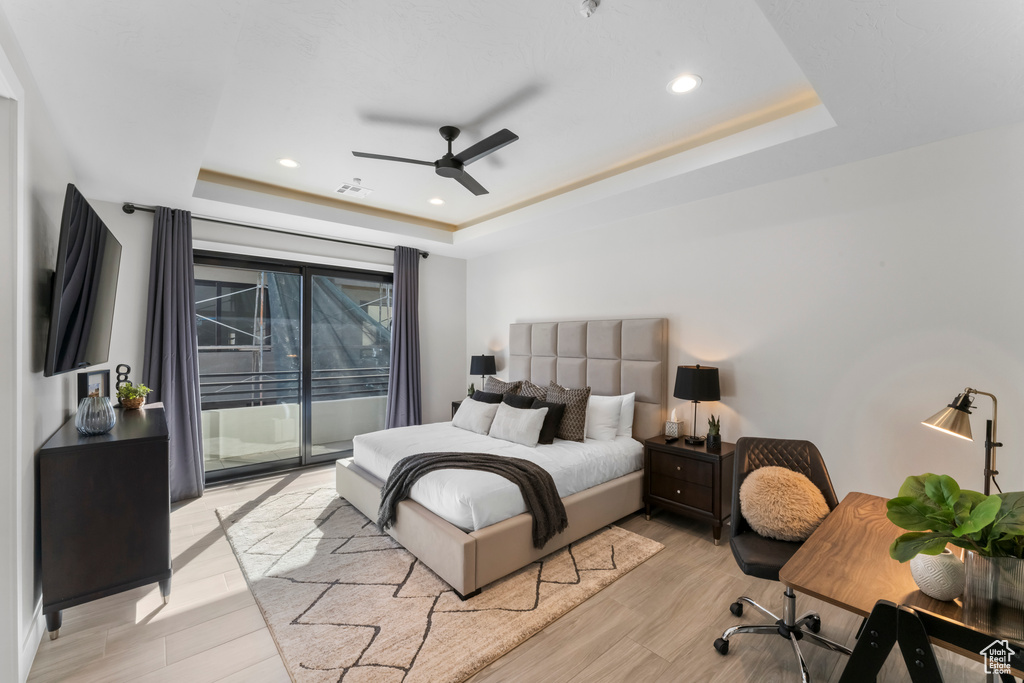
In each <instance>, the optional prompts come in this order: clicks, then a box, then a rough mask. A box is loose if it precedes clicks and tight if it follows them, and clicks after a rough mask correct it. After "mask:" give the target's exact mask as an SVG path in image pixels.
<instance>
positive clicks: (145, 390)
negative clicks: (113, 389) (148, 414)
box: [117, 382, 153, 410]
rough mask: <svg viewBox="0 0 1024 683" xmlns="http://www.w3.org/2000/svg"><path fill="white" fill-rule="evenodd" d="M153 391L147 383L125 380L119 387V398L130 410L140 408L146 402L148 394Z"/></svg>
mask: <svg viewBox="0 0 1024 683" xmlns="http://www.w3.org/2000/svg"><path fill="white" fill-rule="evenodd" d="M152 391H153V390H152V389H150V388H149V387H147V386H146V385H145V384H132V383H131V382H125V383H124V384H122V385H121V386H119V387H118V388H117V400H119V401H120V402H121V405H122V406H124V407H125V408H127V409H128V410H138V409H139V408H141V407H142V404H143V403H145V402H146V396H148V395H149V393H150V392H152Z"/></svg>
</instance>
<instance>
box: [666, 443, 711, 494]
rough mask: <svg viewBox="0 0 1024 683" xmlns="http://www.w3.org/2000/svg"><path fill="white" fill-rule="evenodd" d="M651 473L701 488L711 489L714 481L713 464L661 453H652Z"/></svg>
mask: <svg viewBox="0 0 1024 683" xmlns="http://www.w3.org/2000/svg"><path fill="white" fill-rule="evenodd" d="M651 471H652V472H653V473H654V474H655V475H658V476H661V477H671V478H672V479H681V480H682V481H688V482H690V483H692V484H699V485H700V486H708V487H710V486H711V485H712V483H713V481H714V480H713V477H714V466H713V465H712V464H711V463H709V462H703V461H700V460H694V459H692V458H687V457H684V456H681V455H672V454H671V453H663V452H661V451H651Z"/></svg>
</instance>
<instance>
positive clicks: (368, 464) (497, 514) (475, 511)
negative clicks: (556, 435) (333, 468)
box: [353, 422, 643, 531]
mask: <svg viewBox="0 0 1024 683" xmlns="http://www.w3.org/2000/svg"><path fill="white" fill-rule="evenodd" d="M439 451H449V452H463V453H493V454H495V455H504V456H509V457H514V458H522V459H523V460H529V461H530V462H533V463H536V464H537V465H540V466H541V467H543V468H544V469H545V470H547V471H548V473H549V474H550V475H551V478H552V479H553V480H554V482H555V487H556V488H557V489H558V495H559V496H560V497H562V498H565V497H566V496H571V495H572V494H574V493H579V492H580V491H584V490H586V489H589V488H591V487H592V486H597V485H598V484H602V483H604V482H606V481H611V480H612V479H617V478H619V477H622V476H625V475H627V474H629V473H630V472H635V471H637V470H639V469H642V468H643V446H642V445H641V444H640V442H639V441H636V440H635V439H633V438H631V437H628V436H617V437H615V439H614V440H612V441H594V440H593V439H587V440H586V441H584V442H583V443H577V442H575V441H563V440H561V439H555V442H554V443H553V444H549V445H545V446H537V447H536V448H529V447H528V446H523V445H520V444H515V443H512V442H510V441H502V440H500V439H493V438H491V437H489V436H486V435H482V434H475V433H473V432H469V431H466V430H465V429H459V428H457V427H452V425H451V423H450V422H439V423H435V424H429V425H421V426H417V427H400V428H398V429H389V430H385V431H379V432H370V433H369V434H360V435H359V436H357V437H355V439H354V441H353V459H354V461H355V464H356V465H358V466H359V467H361V468H363V469H364V470H366V471H367V472H369V473H371V474H373V475H374V476H375V477H377V478H378V479H380V480H382V481H386V480H387V478H388V474H390V473H391V469H392V468H393V467H394V466H395V464H396V463H397V462H398V461H399V460H401V459H402V458H404V457H406V456H409V455H414V454H416V453H433V452H439ZM409 497H410V498H412V499H413V500H414V501H416V502H417V503H419V504H420V505H422V506H423V507H425V508H427V509H428V510H430V511H431V512H433V513H434V514H435V515H437V516H438V517H441V518H442V519H445V520H447V521H448V522H450V523H451V524H454V525H455V526H457V527H459V528H460V529H462V530H463V531H476V530H477V529H482V528H484V527H486V526H490V525H491V524H496V523H498V522H501V521H503V520H506V519H509V518H510V517H515V516H516V515H519V514H522V513H524V512H526V505H525V503H523V497H522V494H520V492H519V487H517V486H516V485H515V484H513V483H512V482H510V481H509V480H507V479H505V478H504V477H501V476H499V475H497V474H492V473H490V472H478V471H474V470H438V471H435V472H429V473H427V474H426V475H424V476H423V477H421V478H420V479H419V481H417V482H416V483H415V484H413V487H412V490H411V491H410V495H409Z"/></svg>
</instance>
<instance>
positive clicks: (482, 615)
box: [217, 488, 664, 683]
mask: <svg viewBox="0 0 1024 683" xmlns="http://www.w3.org/2000/svg"><path fill="white" fill-rule="evenodd" d="M217 515H218V517H219V518H220V520H221V524H222V525H223V526H224V529H225V531H226V533H227V536H228V541H230V543H231V547H232V548H233V549H234V551H235V555H237V556H238V560H239V563H240V564H241V566H242V571H243V572H244V573H245V576H246V580H247V581H248V582H249V587H250V588H251V589H252V592H253V595H255V596H256V601H257V602H258V603H259V605H260V609H262V610H263V615H264V617H265V618H266V620H267V624H268V625H269V626H270V630H271V632H272V633H273V635H274V639H275V640H276V641H277V645H278V648H279V649H280V650H281V655H282V657H283V658H284V662H285V666H287V668H288V671H289V673H290V674H291V676H292V678H293V679H294V680H295V681H298V682H300V683H306V682H307V681H308V682H311V683H312V682H316V683H321V682H326V681H345V683H369V682H371V681H373V682H377V681H380V682H382V683H385V682H386V683H398V682H400V681H401V682H404V683H414V682H416V681H430V682H431V683H442V682H446V681H448V682H453V683H454V682H456V681H463V680H465V679H466V678H468V677H469V676H471V675H472V674H473V673H475V672H476V671H478V670H479V669H481V668H483V667H484V666H485V665H487V664H488V663H490V662H492V661H494V660H495V659H497V658H498V657H500V656H502V655H503V654H505V653H506V652H508V651H509V650H511V649H512V648H514V647H515V646H516V645H518V644H519V643H521V642H523V641H524V640H526V639H527V638H529V637H530V636H531V635H533V634H534V633H536V632H537V631H539V630H541V629H542V628H544V627H545V626H547V625H548V624H550V623H551V622H552V621H554V620H555V619H557V618H558V617H560V616H561V615H563V614H565V613H566V612H568V611H569V610H570V609H572V608H573V607H575V606H576V605H578V604H580V603H581V602H583V601H584V600H586V599H587V598H589V597H590V596H592V595H594V594H595V593H597V592H598V591H600V590H601V589H602V588H604V587H605V586H607V585H608V584H610V583H612V582H613V581H615V580H616V579H618V578H619V577H621V576H623V575H624V574H626V573H627V572H628V571H629V570H631V569H633V568H634V567H636V566H637V565H639V564H640V563H642V562H643V561H645V560H647V559H648V558H650V557H651V556H653V555H654V554H655V553H657V552H658V551H659V550H661V549H662V548H663V547H664V546H662V545H661V544H660V543H658V542H656V541H652V540H650V539H647V538H644V537H642V536H638V535H637V534H634V533H632V532H629V531H626V530H625V529H620V528H618V527H615V526H610V527H605V528H604V529H601V530H600V531H598V532H596V533H594V534H591V535H590V536H587V537H586V538H583V539H580V540H579V541H577V542H576V543H573V544H572V545H570V546H569V547H567V548H564V549H562V550H559V551H557V552H555V553H552V554H551V555H548V556H547V557H545V558H543V559H542V560H540V561H538V562H534V563H533V564H531V565H528V566H527V567H524V568H523V569H520V570H519V571H517V572H515V573H514V574H511V575H509V576H507V577H505V578H504V579H501V580H499V581H496V582H494V583H492V584H490V585H489V586H487V587H485V588H484V590H483V592H482V593H481V594H480V595H478V596H476V597H475V598H472V599H470V600H467V601H465V602H463V601H461V600H459V598H458V597H456V596H455V594H454V592H453V591H452V589H451V587H450V586H448V584H446V583H445V582H444V581H442V580H441V579H439V578H438V577H437V576H436V575H435V574H434V573H433V572H432V571H430V570H429V569H428V568H427V567H426V566H424V565H423V564H422V563H420V562H419V561H418V560H417V559H416V558H415V557H413V555H412V554H410V553H409V552H408V551H407V550H405V549H404V548H402V547H401V546H400V545H398V543H397V542H396V541H394V539H392V538H391V537H390V536H388V535H386V534H381V533H380V531H379V530H378V528H377V527H376V525H374V524H373V522H371V521H370V520H368V519H367V518H366V517H364V516H363V515H362V514H361V513H360V512H359V511H358V510H356V509H355V508H353V507H352V506H351V505H349V503H348V502H347V501H345V500H343V499H341V498H339V497H338V494H337V492H336V491H334V490H333V489H329V488H324V489H314V490H311V491H301V492H297V493H286V494H282V495H279V496H275V497H273V498H269V499H267V500H266V501H264V502H261V503H259V504H255V503H246V504H242V505H232V506H227V507H223V508H219V509H218V510H217Z"/></svg>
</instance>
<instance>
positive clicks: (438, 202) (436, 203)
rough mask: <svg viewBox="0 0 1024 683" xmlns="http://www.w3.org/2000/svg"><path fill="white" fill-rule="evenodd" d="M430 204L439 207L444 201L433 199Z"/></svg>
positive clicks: (437, 198) (438, 198)
mask: <svg viewBox="0 0 1024 683" xmlns="http://www.w3.org/2000/svg"><path fill="white" fill-rule="evenodd" d="M430 203H431V204H433V205H434V206H441V205H443V204H444V200H443V199H441V198H440V197H434V198H433V199H431V200H430Z"/></svg>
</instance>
